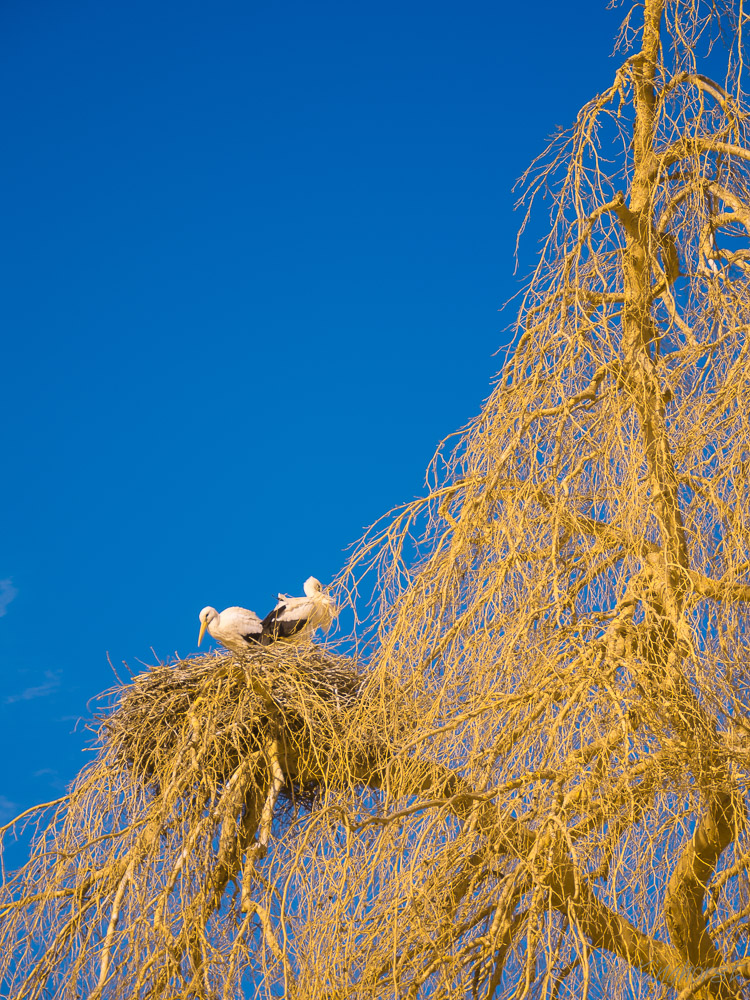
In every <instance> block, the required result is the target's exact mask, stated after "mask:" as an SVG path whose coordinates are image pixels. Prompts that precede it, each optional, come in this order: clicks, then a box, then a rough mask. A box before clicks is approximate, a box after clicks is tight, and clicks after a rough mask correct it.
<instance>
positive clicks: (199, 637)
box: [198, 622, 208, 646]
mask: <svg viewBox="0 0 750 1000" xmlns="http://www.w3.org/2000/svg"><path fill="white" fill-rule="evenodd" d="M207 624H208V622H201V630H200V632H199V633H198V645H199V646H200V644H201V643H202V642H203V636H204V635H205V634H206V625H207Z"/></svg>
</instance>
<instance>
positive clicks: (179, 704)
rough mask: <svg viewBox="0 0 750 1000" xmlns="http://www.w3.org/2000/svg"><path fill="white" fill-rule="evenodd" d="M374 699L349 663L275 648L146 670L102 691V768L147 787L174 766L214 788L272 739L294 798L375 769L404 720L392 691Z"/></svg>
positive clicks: (307, 650) (303, 648)
mask: <svg viewBox="0 0 750 1000" xmlns="http://www.w3.org/2000/svg"><path fill="white" fill-rule="evenodd" d="M375 695H376V691H375V685H374V684H373V682H372V678H370V679H368V678H367V677H365V676H364V675H363V674H362V673H361V672H360V670H359V669H358V666H357V664H356V661H354V660H353V659H351V658H350V657H347V656H342V655H337V654H334V653H330V652H328V651H326V650H323V649H321V648H319V647H316V646H313V645H312V644H307V645H287V644H283V643H277V644H274V645H272V646H268V647H264V648H261V647H259V648H258V650H257V651H249V652H247V653H244V654H237V653H226V652H222V653H221V654H209V655H206V656H199V657H194V658H190V659H186V660H179V661H177V662H176V663H172V664H160V665H157V666H154V667H151V668H149V670H147V671H146V672H144V673H141V674H138V675H137V676H136V677H134V678H133V681H132V683H131V684H128V685H127V686H124V687H121V688H116V689H114V690H113V691H111V692H109V699H108V701H109V707H108V710H107V711H106V713H105V714H103V716H102V717H101V723H100V738H101V740H102V744H103V746H104V747H106V748H107V750H108V751H109V752H108V756H109V759H110V761H112V762H116V763H117V764H119V765H120V766H125V767H127V768H128V769H129V771H130V772H131V775H132V776H133V777H134V778H136V779H137V780H140V781H142V782H144V783H145V784H147V785H149V786H151V787H153V788H159V787H161V786H163V785H164V784H168V783H169V781H170V780H171V778H172V775H173V773H174V767H175V762H176V761H178V760H179V761H180V762H181V766H183V767H184V766H187V767H189V768H190V769H195V770H200V771H202V772H203V773H210V774H211V776H212V778H213V780H214V781H217V782H221V781H222V780H225V779H226V778H228V777H229V776H230V775H232V774H233V773H235V771H236V769H237V767H238V765H239V763H240V762H241V761H243V760H247V759H250V758H251V757H252V755H253V754H257V753H258V751H259V749H260V748H261V747H263V746H266V745H267V744H268V741H269V739H272V740H275V741H277V742H278V745H279V747H280V754H281V756H282V757H283V760H282V769H283V771H284V774H285V778H286V781H287V791H290V790H291V789H292V787H293V786H296V787H297V790H298V791H299V790H300V789H301V788H303V787H309V786H310V785H311V784H312V785H315V784H316V783H318V782H320V781H322V780H325V782H326V784H331V783H332V781H333V783H336V771H337V769H343V770H345V772H346V773H342V774H341V775H340V778H341V780H342V781H350V780H351V778H352V776H353V773H352V772H353V771H354V772H357V771H358V770H359V771H363V772H364V771H367V770H369V769H371V768H372V767H373V766H377V761H378V760H379V759H380V758H381V757H382V755H383V754H384V753H385V748H386V746H387V745H388V744H391V743H392V739H393V738H394V737H395V736H396V735H397V734H396V733H395V731H393V732H392V731H391V730H394V727H395V726H398V728H399V729H400V730H402V729H403V725H404V723H405V722H407V720H408V717H409V716H411V714H412V713H411V712H404V706H403V705H402V706H401V708H400V709H399V710H398V711H393V709H394V707H395V705H394V702H395V701H396V700H399V701H402V700H403V699H400V698H399V695H398V691H397V690H396V689H395V687H394V686H393V685H390V686H389V687H388V691H387V692H386V696H385V698H383V697H382V695H383V691H382V689H381V690H380V691H379V692H377V696H375ZM396 720H398V723H397V722H396Z"/></svg>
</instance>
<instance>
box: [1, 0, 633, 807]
mask: <svg viewBox="0 0 750 1000" xmlns="http://www.w3.org/2000/svg"><path fill="white" fill-rule="evenodd" d="M619 14H620V12H619V11H615V12H611V11H606V10H605V7H604V4H603V3H598V2H596V3H589V2H584V3H581V4H575V5H570V4H560V3H559V2H553V0H537V2H536V3H534V4H515V3H514V4H504V3H490V2H484V0H482V2H474V3H471V2H470V3H465V4H456V3H450V4H449V3H445V2H441V0H437V2H430V3H427V2H413V0H399V2H398V3H396V2H390V0H387V2H384V3H381V4H378V5H377V6H369V5H364V4H353V3H341V2H331V0H319V2H317V3H315V4H311V3H301V2H295V3H284V2H276V3H271V2H269V3H253V2H244V3H241V2H231V0H227V2H223V0H219V2H216V0H213V2H211V3H207V2H190V0H180V2H179V3H177V2H163V0H156V2H154V0H149V2H144V0H129V2H128V3H124V2H122V0H108V2H106V3H100V2H96V3H95V2H91V3H83V2H78V0H70V2H67V3H65V4H58V3H52V2H41V0H10V2H8V3H5V4H3V7H2V11H0V89H1V90H2V93H3V94H4V97H5V100H4V101H3V107H2V111H0V116H1V118H2V134H3V137H4V140H5V142H4V149H5V152H4V155H3V157H2V159H0V201H1V202H2V204H1V206H0V209H1V212H2V241H1V243H0V256H1V258H2V260H1V261H0V263H1V265H2V274H3V281H2V283H1V285H2V289H1V290H0V310H1V315H0V321H1V322H2V328H3V331H4V337H3V342H4V347H3V361H4V363H3V366H2V390H3V391H2V401H3V411H4V419H3V423H4V434H3V469H4V472H5V477H4V488H3V490H2V494H1V496H2V499H1V500H0V504H1V505H2V523H3V526H4V531H3V543H2V546H0V663H2V684H1V686H0V760H2V762H3V763H2V765H0V777H1V779H2V780H0V820H4V819H6V818H8V816H9V815H10V814H11V813H12V812H14V811H16V810H17V809H22V808H26V807H27V806H28V805H30V804H32V803H33V802H35V801H44V800H46V799H49V798H53V797H55V796H56V795H58V794H60V790H61V789H63V788H64V786H65V785H66V783H67V782H69V781H70V780H71V779H72V778H73V776H74V775H75V773H76V771H77V770H78V768H79V767H80V766H82V764H83V763H84V762H85V760H86V759H87V756H88V755H87V754H86V753H85V752H83V753H82V750H83V748H84V747H85V746H86V744H87V742H88V734H87V733H86V732H85V730H83V728H82V726H81V724H80V723H79V724H78V726H76V720H77V719H79V718H84V719H85V718H86V717H87V708H86V705H87V702H88V700H89V699H91V698H92V697H93V696H94V695H96V694H97V693H98V692H99V691H101V690H103V689H104V688H107V687H109V686H110V685H111V684H112V683H113V680H114V678H113V675H112V672H111V669H110V667H109V665H108V663H107V656H108V655H109V656H110V657H111V659H112V662H113V663H114V664H115V665H119V664H120V663H121V661H123V660H126V661H128V663H129V664H130V665H131V667H132V668H133V669H138V668H139V661H141V662H149V661H152V660H153V654H152V653H151V652H150V649H151V648H152V647H153V649H154V650H155V651H156V653H157V654H158V655H159V656H160V657H165V656H169V655H171V654H173V653H174V651H175V650H177V651H179V652H180V653H181V654H183V655H184V654H189V653H191V652H193V651H194V650H195V643H196V639H197V633H198V621H197V615H198V611H199V610H200V608H201V607H203V606H204V605H205V604H213V605H215V606H216V607H218V608H219V609H221V608H222V607H225V606H227V605H230V604H241V605H244V606H246V607H250V608H253V609H255V610H256V611H258V612H259V613H261V614H263V613H265V611H267V610H268V608H269V607H270V606H271V604H272V602H273V598H274V595H275V594H276V593H277V591H286V592H299V589H300V585H301V583H302V581H303V580H304V579H305V577H307V576H308V575H310V574H311V573H314V574H315V575H316V576H319V577H320V578H321V579H323V580H324V581H325V580H327V579H330V577H332V576H333V575H334V574H335V573H336V572H337V571H338V570H339V569H340V568H341V566H342V564H343V562H344V560H345V558H346V549H347V547H348V546H349V545H350V544H351V543H352V542H354V541H355V540H356V539H357V537H358V536H359V535H360V534H361V531H362V529H363V528H364V527H365V526H366V525H367V524H369V523H370V522H372V521H373V520H375V519H376V518H377V517H379V516H380V515H381V514H382V513H384V512H385V511H386V510H387V509H389V508H390V507H392V506H394V505H395V504H397V503H400V502H403V501H405V500H408V499H410V498H411V497H413V496H414V495H415V494H417V493H418V492H420V489H421V484H422V480H423V474H424V469H425V466H426V465H427V463H428V461H429V459H430V457H431V455H432V453H433V451H434V448H435V446H436V445H437V443H438V442H439V440H440V439H441V438H442V437H444V436H445V435H446V434H448V433H450V432H451V431H453V430H455V429H457V428H458V427H459V426H461V425H462V424H464V423H465V422H466V421H467V420H468V419H470V418H471V417H472V416H473V415H474V414H475V413H476V412H477V411H478V409H479V407H480V405H481V402H482V400H483V398H484V397H485V396H486V395H487V392H488V389H489V383H490V380H491V378H492V376H493V374H494V373H495V371H496V368H497V367H498V364H499V359H498V358H496V357H493V353H494V352H495V351H497V350H498V349H499V348H501V347H502V346H503V345H504V344H505V343H506V342H507V336H508V334H507V326H508V324H509V322H510V319H511V317H510V316H509V315H508V316H503V315H500V313H499V312H498V310H499V308H500V306H501V305H502V303H503V302H504V301H505V300H506V299H508V298H509V297H510V296H511V295H512V294H514V292H515V291H516V290H517V288H518V282H519V278H518V277H514V275H513V268H514V262H513V249H514V243H515V232H516V229H517V227H518V223H519V221H520V219H519V218H518V217H517V215H515V214H514V213H513V211H512V206H513V201H514V196H513V194H512V191H511V189H512V186H513V183H514V181H515V180H516V178H517V177H518V176H519V175H520V174H521V173H522V171H523V169H524V168H525V166H526V165H527V164H528V162H529V160H530V159H531V158H532V157H533V156H534V155H536V154H537V153H538V152H539V151H540V150H541V148H542V147H543V144H544V141H545V139H546V137H547V136H548V135H549V134H550V133H551V132H552V131H553V130H554V128H555V126H557V125H559V124H567V123H569V122H570V121H571V120H572V119H573V118H574V116H575V113H576V111H577V109H578V107H579V106H580V105H581V104H582V103H583V102H584V101H585V100H586V99H587V98H588V97H590V96H592V95H593V94H594V93H595V92H597V91H599V90H601V89H602V88H603V87H604V86H606V85H607V84H608V82H609V81H610V79H611V76H612V73H613V69H614V63H613V61H612V60H611V59H610V58H609V56H610V52H611V49H612V38H613V35H614V33H615V30H616V26H617V24H618V21H619ZM543 223H544V218H543V213H542V214H541V217H538V219H537V228H536V229H535V230H533V231H532V234H531V236H530V237H529V238H527V239H526V240H525V241H524V243H523V244H522V258H521V272H522V273H524V272H526V271H528V269H529V268H530V267H531V265H532V263H533V260H534V255H535V251H536V247H535V237H534V234H535V233H536V234H537V235H538V234H539V233H540V232H542V230H543ZM540 227H542V228H540Z"/></svg>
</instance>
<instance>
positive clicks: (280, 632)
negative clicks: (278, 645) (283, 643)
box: [260, 602, 307, 646]
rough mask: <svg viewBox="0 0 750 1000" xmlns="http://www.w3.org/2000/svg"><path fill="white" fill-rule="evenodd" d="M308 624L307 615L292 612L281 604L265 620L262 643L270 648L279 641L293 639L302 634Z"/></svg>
mask: <svg viewBox="0 0 750 1000" xmlns="http://www.w3.org/2000/svg"><path fill="white" fill-rule="evenodd" d="M306 624H307V614H300V613H295V610H291V611H290V610H289V608H288V607H287V605H286V604H283V603H281V602H279V604H277V605H276V607H275V608H274V609H273V611H269V612H268V614H267V615H266V617H265V618H264V619H263V622H262V625H263V636H262V638H261V640H260V641H261V643H262V644H263V645H264V646H269V645H270V644H271V643H272V642H276V640H277V639H291V637H292V636H293V635H296V634H297V633H298V632H301V631H302V629H303V628H304V627H305V625H306Z"/></svg>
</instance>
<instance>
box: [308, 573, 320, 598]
mask: <svg viewBox="0 0 750 1000" xmlns="http://www.w3.org/2000/svg"><path fill="white" fill-rule="evenodd" d="M303 586H304V591H305V597H315V595H316V594H321V593H322V592H323V584H322V583H321V582H320V580H316V579H315V577H314V576H308V578H307V579H306V580H305V582H304V585H303Z"/></svg>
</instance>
